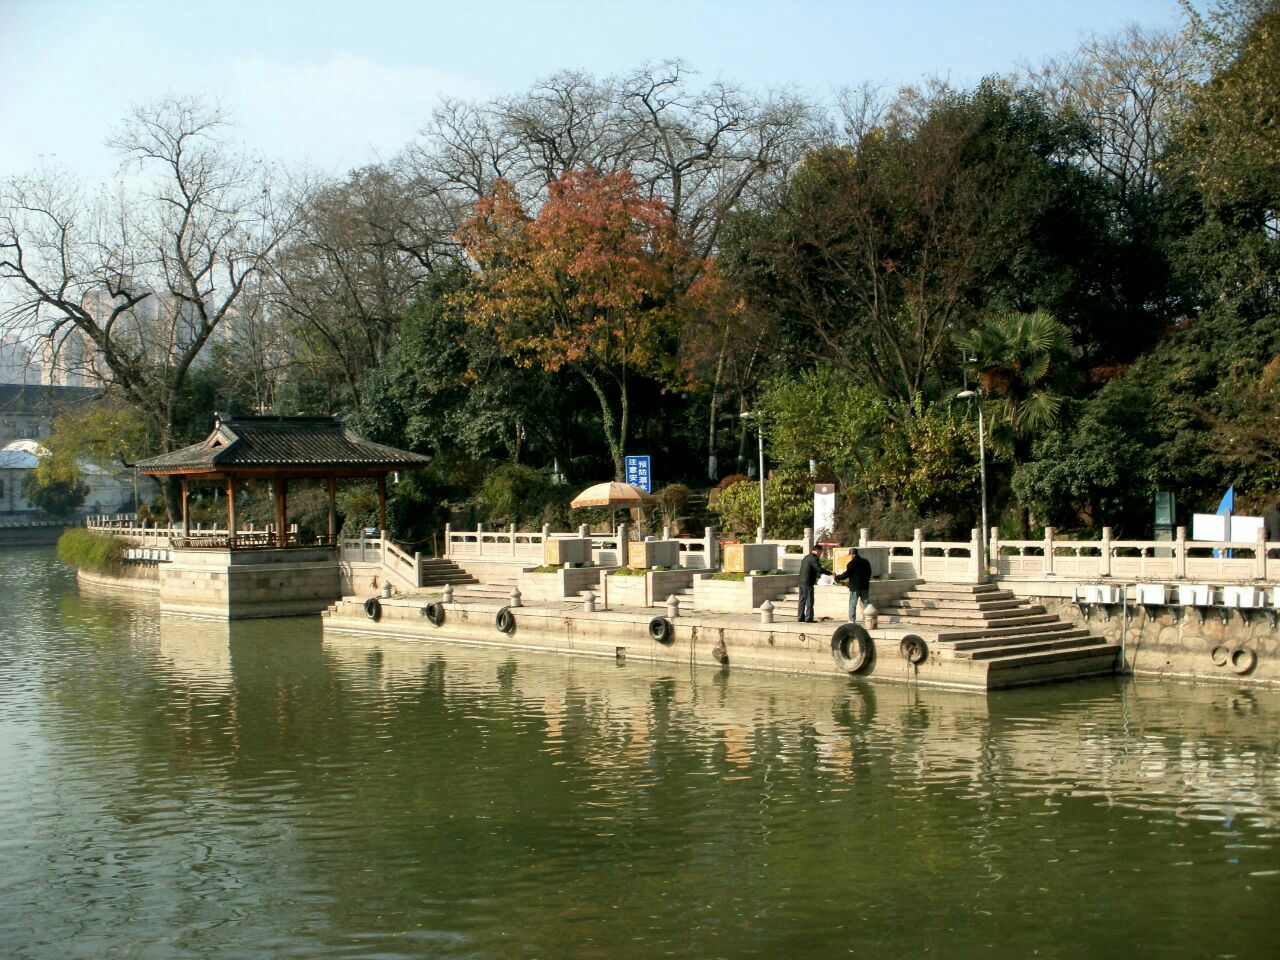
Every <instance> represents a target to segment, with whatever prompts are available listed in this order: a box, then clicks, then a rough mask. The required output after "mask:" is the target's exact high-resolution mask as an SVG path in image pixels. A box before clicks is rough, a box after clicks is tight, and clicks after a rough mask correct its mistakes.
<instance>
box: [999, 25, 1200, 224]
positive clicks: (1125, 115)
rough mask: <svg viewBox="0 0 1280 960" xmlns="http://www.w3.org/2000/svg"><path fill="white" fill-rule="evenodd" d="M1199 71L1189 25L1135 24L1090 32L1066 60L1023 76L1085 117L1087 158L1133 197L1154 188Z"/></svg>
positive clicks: (1056, 104) (1054, 106)
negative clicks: (1104, 34)
mask: <svg viewBox="0 0 1280 960" xmlns="http://www.w3.org/2000/svg"><path fill="white" fill-rule="evenodd" d="M1196 74H1197V66H1196V63H1195V58H1194V51H1193V49H1192V43H1191V36H1190V34H1189V32H1188V31H1186V30H1179V31H1164V30H1152V29H1148V28H1145V27H1140V26H1138V25H1136V24H1130V25H1129V26H1127V27H1126V28H1125V29H1124V30H1122V31H1121V32H1119V33H1117V34H1114V35H1112V36H1107V37H1098V36H1094V37H1090V38H1089V39H1088V40H1086V41H1085V42H1084V43H1083V44H1081V46H1080V48H1079V49H1078V50H1076V51H1075V53H1074V54H1072V55H1071V56H1069V57H1067V58H1066V59H1063V60H1050V61H1048V62H1046V63H1045V64H1043V65H1042V66H1040V67H1038V68H1034V69H1028V70H1027V71H1026V72H1025V77H1024V80H1025V82H1026V83H1027V84H1028V85H1029V86H1030V87H1031V88H1032V89H1033V90H1035V92H1037V93H1039V94H1040V95H1041V96H1042V97H1043V98H1044V100H1045V102H1046V104H1047V105H1048V106H1049V108H1050V109H1051V110H1053V111H1054V112H1055V113H1059V114H1069V115H1074V116H1076V117H1078V118H1080V119H1081V120H1083V121H1084V122H1085V123H1086V124H1087V126H1088V128H1089V130H1090V131H1091V132H1092V134H1093V137H1092V138H1091V139H1090V140H1089V141H1088V142H1087V143H1086V144H1085V145H1084V149H1085V151H1086V153H1085V156H1086V159H1087V161H1088V164H1089V165H1090V166H1092V167H1093V168H1095V169H1097V170H1098V171H1099V172H1101V173H1102V174H1104V175H1105V176H1106V177H1108V178H1109V179H1110V180H1111V181H1112V182H1114V183H1115V184H1116V187H1117V189H1118V191H1119V195H1120V198H1121V200H1122V201H1123V202H1128V201H1131V200H1132V199H1134V198H1135V197H1137V196H1142V195H1145V194H1149V193H1151V192H1152V191H1153V190H1154V189H1155V187H1156V185H1157V181H1158V178H1159V169H1158V165H1157V161H1158V160H1159V158H1160V157H1161V155H1162V154H1164V152H1165V150H1166V148H1167V147H1168V145H1169V139H1170V136H1171V133H1172V128H1173V125H1174V123H1175V122H1176V118H1177V116H1178V115H1179V113H1180V112H1181V111H1182V110H1183V109H1185V107H1186V106H1187V103H1188V99H1187V98H1188V95H1189V93H1190V91H1191V89H1192V85H1193V82H1194V80H1195V77H1196Z"/></svg>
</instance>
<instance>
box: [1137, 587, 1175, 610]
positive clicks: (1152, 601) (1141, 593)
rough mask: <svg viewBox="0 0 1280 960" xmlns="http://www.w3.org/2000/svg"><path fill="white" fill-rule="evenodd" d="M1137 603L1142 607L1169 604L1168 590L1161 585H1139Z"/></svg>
mask: <svg viewBox="0 0 1280 960" xmlns="http://www.w3.org/2000/svg"><path fill="white" fill-rule="evenodd" d="M1137 587H1138V602H1139V603H1141V604H1143V605H1144V606H1163V605H1164V604H1166V603H1168V602H1169V588H1168V587H1166V586H1165V585H1164V584H1163V583H1139V584H1137Z"/></svg>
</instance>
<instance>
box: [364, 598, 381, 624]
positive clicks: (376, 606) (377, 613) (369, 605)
mask: <svg viewBox="0 0 1280 960" xmlns="http://www.w3.org/2000/svg"><path fill="white" fill-rule="evenodd" d="M364 615H365V616H366V617H368V618H369V619H370V620H372V621H373V622H374V623H377V622H378V621H379V620H381V619H382V603H381V602H380V601H379V600H378V598H377V597H370V598H369V599H368V600H366V601H365V602H364Z"/></svg>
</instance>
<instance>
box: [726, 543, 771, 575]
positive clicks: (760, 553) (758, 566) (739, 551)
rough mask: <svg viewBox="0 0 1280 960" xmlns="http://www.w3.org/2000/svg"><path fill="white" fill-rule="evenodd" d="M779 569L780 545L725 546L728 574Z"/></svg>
mask: <svg viewBox="0 0 1280 960" xmlns="http://www.w3.org/2000/svg"><path fill="white" fill-rule="evenodd" d="M777 569H778V545H777V544H776V543H726V544H725V545H724V571H725V572H726V573H749V572H750V571H752V570H777Z"/></svg>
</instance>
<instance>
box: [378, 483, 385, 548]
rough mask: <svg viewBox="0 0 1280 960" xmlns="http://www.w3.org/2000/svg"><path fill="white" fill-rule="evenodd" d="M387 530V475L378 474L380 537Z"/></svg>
mask: <svg viewBox="0 0 1280 960" xmlns="http://www.w3.org/2000/svg"><path fill="white" fill-rule="evenodd" d="M386 529H387V475H386V474H385V473H380V474H378V536H382V531H383V530H386Z"/></svg>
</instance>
